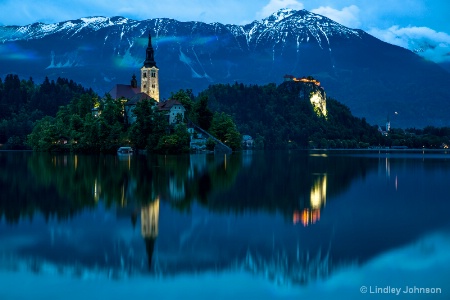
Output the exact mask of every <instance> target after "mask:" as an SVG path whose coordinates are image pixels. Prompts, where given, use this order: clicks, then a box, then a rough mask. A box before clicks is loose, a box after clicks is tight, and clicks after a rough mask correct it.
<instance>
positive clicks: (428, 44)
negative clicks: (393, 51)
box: [368, 26, 450, 63]
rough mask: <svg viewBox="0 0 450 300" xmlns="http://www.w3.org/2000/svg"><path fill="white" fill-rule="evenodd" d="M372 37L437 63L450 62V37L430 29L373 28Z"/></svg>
mask: <svg viewBox="0 0 450 300" xmlns="http://www.w3.org/2000/svg"><path fill="white" fill-rule="evenodd" d="M368 32H369V33H370V34H371V35H373V36H375V37H377V38H379V39H380V40H382V41H385V42H387V43H390V44H393V45H397V46H400V47H403V48H406V49H409V50H411V51H414V52H417V54H419V55H420V56H423V57H425V58H426V59H428V60H431V61H434V62H436V63H441V62H450V56H449V52H450V35H448V34H447V33H445V32H437V31H435V30H433V29H431V28H428V27H412V26H410V27H399V26H392V27H390V28H388V29H384V30H383V29H377V28H372V29H370V30H369V31H368Z"/></svg>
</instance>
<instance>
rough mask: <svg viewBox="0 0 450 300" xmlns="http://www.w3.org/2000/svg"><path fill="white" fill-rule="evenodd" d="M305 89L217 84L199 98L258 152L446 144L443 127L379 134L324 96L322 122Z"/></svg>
mask: <svg viewBox="0 0 450 300" xmlns="http://www.w3.org/2000/svg"><path fill="white" fill-rule="evenodd" d="M309 89H310V87H309V86H308V85H305V84H302V83H298V82H284V83H282V84H281V85H279V86H277V85H275V84H268V85H264V86H258V85H244V84H238V83H235V84H233V85H230V84H217V85H212V86H210V87H209V88H208V89H206V90H205V91H203V92H202V93H200V95H199V96H200V97H207V98H208V99H209V106H210V108H211V110H213V111H220V112H225V113H227V114H230V115H231V116H232V117H233V119H234V120H235V121H236V124H237V127H238V130H239V131H240V132H241V133H242V134H247V135H251V136H252V137H253V138H254V140H255V145H256V147H258V148H265V149H286V148H331V149H332V148H367V147H370V146H372V147H391V146H406V147H408V148H422V147H425V148H444V147H445V146H446V145H448V144H450V141H449V140H450V128H448V127H444V128H435V127H426V128H425V129H423V130H418V129H410V130H409V131H408V130H403V129H392V130H391V132H389V134H388V135H387V136H385V135H382V134H381V133H380V132H379V128H378V126H377V125H370V124H368V123H367V122H366V120H365V118H357V117H354V116H353V115H352V114H351V112H350V109H349V108H348V107H347V106H345V105H343V104H341V103H340V102H338V101H337V100H334V99H332V98H329V97H328V98H327V99H326V107H327V111H328V113H327V116H326V117H324V116H322V115H320V114H317V113H316V112H315V111H314V107H313V106H312V104H311V102H310V101H309V97H308V95H309ZM305 95H306V96H305Z"/></svg>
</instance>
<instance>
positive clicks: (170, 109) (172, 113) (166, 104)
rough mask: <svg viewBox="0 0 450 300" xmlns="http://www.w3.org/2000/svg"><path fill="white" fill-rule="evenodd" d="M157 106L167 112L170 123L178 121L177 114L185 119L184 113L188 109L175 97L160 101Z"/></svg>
mask: <svg viewBox="0 0 450 300" xmlns="http://www.w3.org/2000/svg"><path fill="white" fill-rule="evenodd" d="M157 107H158V109H159V110H160V111H163V112H165V115H166V116H167V119H168V122H169V124H174V123H175V122H176V121H177V116H178V115H179V116H180V117H181V120H184V113H185V111H186V109H185V108H184V106H183V105H182V104H181V103H180V102H178V101H177V100H174V99H169V100H166V101H163V102H158V104H157Z"/></svg>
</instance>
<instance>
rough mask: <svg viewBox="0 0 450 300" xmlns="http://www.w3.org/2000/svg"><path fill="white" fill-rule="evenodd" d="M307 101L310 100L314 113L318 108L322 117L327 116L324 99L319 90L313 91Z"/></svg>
mask: <svg viewBox="0 0 450 300" xmlns="http://www.w3.org/2000/svg"><path fill="white" fill-rule="evenodd" d="M309 101H311V104H312V105H313V106H314V110H315V111H316V113H317V110H318V111H319V112H320V113H322V115H323V116H324V117H326V116H327V104H326V100H325V99H324V98H323V97H322V95H321V94H320V93H319V92H317V91H316V92H313V93H312V95H311V98H310V99H309Z"/></svg>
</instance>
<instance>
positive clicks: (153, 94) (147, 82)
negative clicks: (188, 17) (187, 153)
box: [109, 34, 186, 124]
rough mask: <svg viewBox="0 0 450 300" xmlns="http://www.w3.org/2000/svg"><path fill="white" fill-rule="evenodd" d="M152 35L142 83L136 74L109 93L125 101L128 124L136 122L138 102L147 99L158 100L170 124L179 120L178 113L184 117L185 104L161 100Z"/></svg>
mask: <svg viewBox="0 0 450 300" xmlns="http://www.w3.org/2000/svg"><path fill="white" fill-rule="evenodd" d="M154 53H155V52H154V50H153V46H152V37H151V35H150V34H149V36H148V45H147V49H146V51H145V61H144V65H143V66H142V68H141V85H140V86H138V82H137V79H136V75H133V76H132V78H131V82H130V84H116V85H115V86H114V87H113V88H112V89H111V90H110V91H109V94H110V95H111V97H112V98H113V99H115V100H119V99H120V100H122V101H123V103H124V116H125V119H126V122H127V123H128V124H133V123H134V122H136V116H135V115H134V113H133V110H134V108H135V107H136V104H137V103H138V102H140V101H142V100H145V99H154V100H155V101H156V102H157V106H156V108H158V109H159V110H161V111H164V112H166V115H167V117H168V121H169V124H173V123H175V122H176V120H177V115H180V117H178V118H181V119H184V113H185V111H186V109H185V108H184V107H183V105H182V104H181V103H180V102H178V101H176V100H173V99H169V100H166V101H160V98H159V69H158V67H157V66H156V62H155V57H154Z"/></svg>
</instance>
